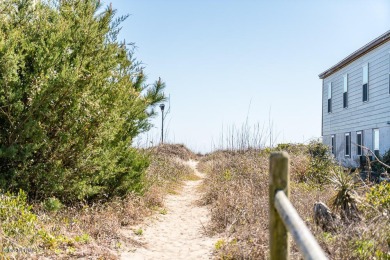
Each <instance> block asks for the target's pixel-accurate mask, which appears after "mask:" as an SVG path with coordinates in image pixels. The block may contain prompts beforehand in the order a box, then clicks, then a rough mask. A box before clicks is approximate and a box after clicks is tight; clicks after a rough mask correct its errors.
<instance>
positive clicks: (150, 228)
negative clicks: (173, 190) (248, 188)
mask: <svg viewBox="0 0 390 260" xmlns="http://www.w3.org/2000/svg"><path fill="white" fill-rule="evenodd" d="M185 163H186V164H188V165H189V166H191V167H192V168H193V169H194V170H195V174H196V175H198V176H199V177H201V180H198V181H186V182H185V183H184V186H183V189H182V190H181V191H180V193H179V194H177V195H167V197H166V198H165V207H166V209H167V214H166V215H162V214H158V213H157V214H155V215H154V216H153V217H152V218H150V219H148V220H146V221H145V223H144V224H142V225H140V226H139V227H140V228H141V229H142V230H143V234H142V235H141V236H138V237H137V238H136V239H137V240H138V241H139V242H141V243H142V244H144V247H141V248H133V249H128V251H127V252H124V253H122V256H121V259H211V258H212V251H213V248H214V244H215V242H216V240H217V239H216V238H211V237H208V236H207V235H205V234H204V226H207V223H208V221H209V220H210V214H209V210H208V209H207V207H200V206H198V205H197V204H196V201H197V200H199V198H200V193H199V191H198V189H197V188H198V187H199V185H200V184H201V182H202V181H203V179H204V174H203V173H201V172H199V171H198V170H197V169H196V165H197V162H195V161H189V162H185ZM131 237H132V238H133V239H134V234H132V235H131Z"/></svg>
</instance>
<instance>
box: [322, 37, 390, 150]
mask: <svg viewBox="0 0 390 260" xmlns="http://www.w3.org/2000/svg"><path fill="white" fill-rule="evenodd" d="M389 52H390V42H387V43H385V44H383V45H381V46H379V47H378V48H376V49H374V50H372V51H371V52H370V53H368V54H366V55H364V56H362V57H360V58H359V59H357V60H355V61H353V62H352V63H350V64H349V65H348V66H346V67H344V68H343V69H341V70H340V71H337V72H336V73H334V74H332V75H330V76H329V77H327V78H325V79H324V80H323V88H322V115H323V116H322V120H323V122H322V133H323V136H324V137H325V136H329V135H331V134H335V133H345V132H355V131H358V130H362V129H372V128H377V127H386V126H388V125H387V121H390V95H389V71H390V67H389V62H390V61H389ZM366 63H368V64H369V65H368V67H369V75H368V88H369V95H368V102H363V101H362V95H363V94H362V81H363V65H364V64H366ZM344 74H348V108H343V87H344V86H343V76H344ZM329 82H332V113H328V104H327V97H328V93H327V92H328V83H329ZM387 138H388V139H390V136H388V137H387ZM352 140H353V139H352ZM389 145H390V144H389Z"/></svg>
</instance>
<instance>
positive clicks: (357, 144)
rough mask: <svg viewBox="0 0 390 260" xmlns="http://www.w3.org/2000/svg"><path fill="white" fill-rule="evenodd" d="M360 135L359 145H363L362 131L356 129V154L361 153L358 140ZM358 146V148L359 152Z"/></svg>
mask: <svg viewBox="0 0 390 260" xmlns="http://www.w3.org/2000/svg"><path fill="white" fill-rule="evenodd" d="M359 135H360V142H361V143H360V145H361V146H364V141H363V131H357V132H356V146H357V147H356V155H363V148H362V147H359V142H358V136H359ZM359 148H360V153H359Z"/></svg>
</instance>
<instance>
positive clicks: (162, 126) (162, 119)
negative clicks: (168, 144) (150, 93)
mask: <svg viewBox="0 0 390 260" xmlns="http://www.w3.org/2000/svg"><path fill="white" fill-rule="evenodd" d="M164 108H165V105H164V104H160V109H161V143H162V144H163V143H164Z"/></svg>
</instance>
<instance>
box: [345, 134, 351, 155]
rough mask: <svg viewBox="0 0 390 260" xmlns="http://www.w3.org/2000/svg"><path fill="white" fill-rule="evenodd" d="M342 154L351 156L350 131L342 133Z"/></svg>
mask: <svg viewBox="0 0 390 260" xmlns="http://www.w3.org/2000/svg"><path fill="white" fill-rule="evenodd" d="M347 136H348V142H347ZM347 147H348V153H347ZM344 155H345V157H351V133H345V134H344Z"/></svg>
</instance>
